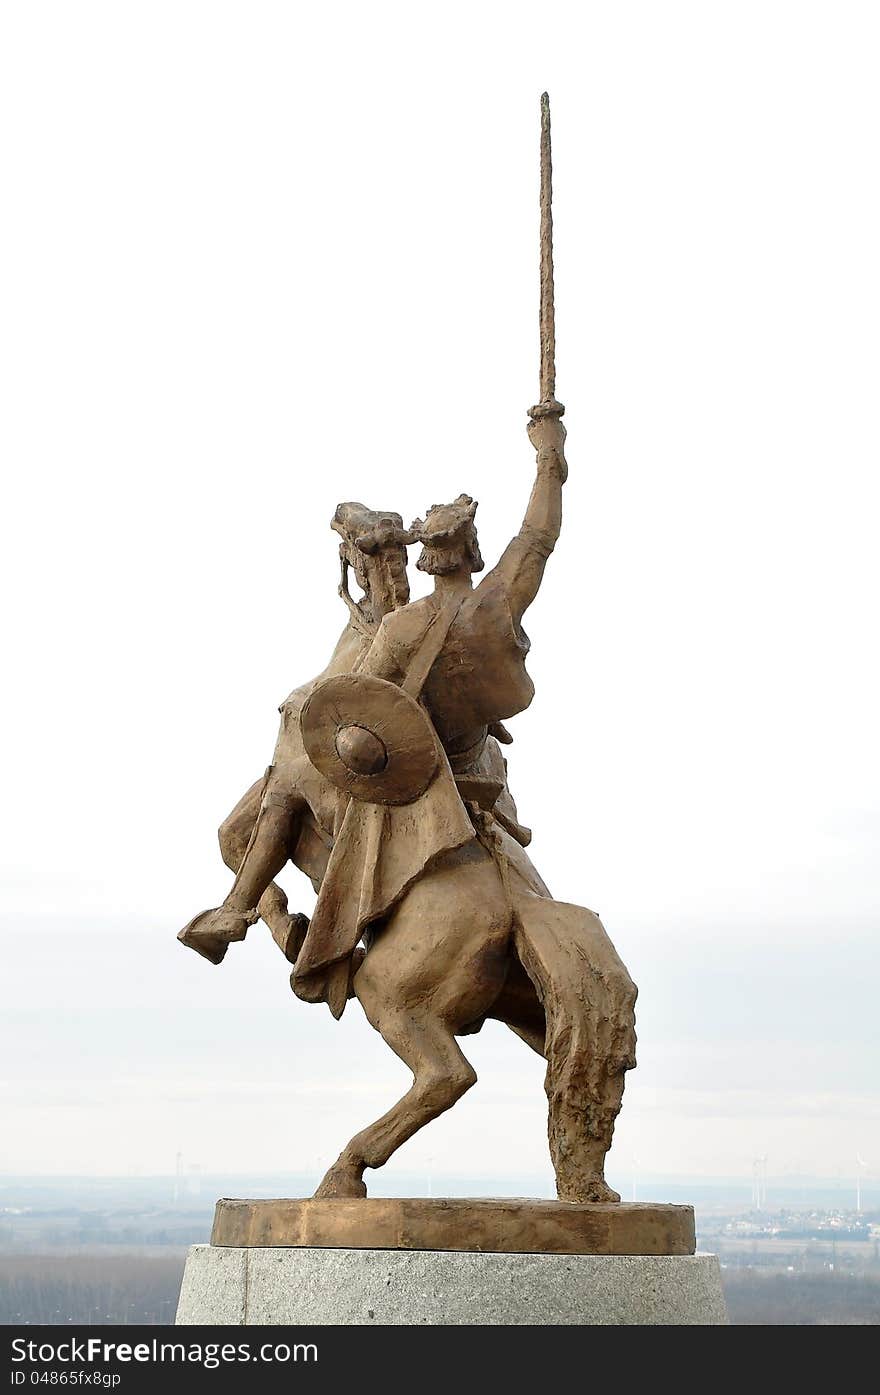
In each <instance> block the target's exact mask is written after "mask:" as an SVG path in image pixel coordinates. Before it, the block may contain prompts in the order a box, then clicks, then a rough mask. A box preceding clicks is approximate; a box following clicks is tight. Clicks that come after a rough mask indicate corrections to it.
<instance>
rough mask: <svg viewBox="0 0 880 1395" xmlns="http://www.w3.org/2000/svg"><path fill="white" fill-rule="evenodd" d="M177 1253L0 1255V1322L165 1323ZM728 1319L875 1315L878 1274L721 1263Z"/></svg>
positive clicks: (768, 1321) (796, 1321) (179, 1264)
mask: <svg viewBox="0 0 880 1395" xmlns="http://www.w3.org/2000/svg"><path fill="white" fill-rule="evenodd" d="M183 1263H184V1259H183V1256H182V1255H181V1254H169V1255H161V1256H152V1255H151V1256H149V1257H141V1256H139V1255H59V1256H54V1255H2V1256H0V1325H3V1326H14V1325H18V1324H22V1325H24V1324H34V1323H47V1324H51V1325H56V1324H61V1323H65V1324H66V1323H75V1324H78V1325H83V1326H85V1325H90V1324H106V1323H112V1324H118V1323H150V1324H153V1323H159V1324H162V1323H172V1322H173V1321H174V1314H175V1311H176V1308H177V1295H178V1292H179V1290H180V1279H181V1275H182V1273H183ZM723 1278H724V1292H725V1296H726V1298H727V1304H728V1308H729V1310H730V1320H731V1322H733V1323H740V1324H751V1325H762V1326H768V1325H771V1326H772V1325H781V1324H787V1325H806V1326H815V1325H818V1324H831V1325H851V1324H859V1325H861V1324H877V1323H880V1279H878V1278H876V1277H874V1276H866V1275H856V1274H844V1273H825V1274H788V1273H784V1274H781V1273H767V1272H766V1271H753V1270H748V1269H733V1270H731V1269H727V1270H724V1271H723Z"/></svg>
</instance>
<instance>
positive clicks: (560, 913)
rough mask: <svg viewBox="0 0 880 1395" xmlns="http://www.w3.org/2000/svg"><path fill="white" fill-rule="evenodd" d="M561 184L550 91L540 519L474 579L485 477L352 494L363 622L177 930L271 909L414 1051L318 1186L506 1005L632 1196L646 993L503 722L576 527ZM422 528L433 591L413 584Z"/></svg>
mask: <svg viewBox="0 0 880 1395" xmlns="http://www.w3.org/2000/svg"><path fill="white" fill-rule="evenodd" d="M550 185H551V167H550V120H549V105H548V102H547V98H546V94H545V96H544V97H543V98H542V129H541V312H540V325H541V373H540V388H541V393H540V402H539V404H538V405H537V406H536V407H533V408H532V409H531V412H530V421H529V426H528V434H529V438H530V440H531V442H532V445H533V446H534V448H535V451H536V455H537V474H536V478H535V482H534V485H533V488H532V493H531V498H530V500H529V504H528V508H527V510H526V514H525V518H524V521H523V524H522V527H521V528H520V530H519V532H518V533H517V535H516V537H515V538H513V540H512V541H511V542H510V543H509V544H508V546H507V548H506V549H505V551H504V553H503V554H502V556H501V558H500V559H499V560H498V562H497V563H496V565H495V566H494V567H493V568H492V569H491V571H489V572H488V573H487V574H486V575H485V576H484V577H483V578H482V580H480V582H479V584H477V585H476V586H475V585H474V584H473V580H472V578H473V576H474V575H475V574H477V573H479V572H481V571H482V570H483V568H484V564H483V560H482V557H481V555H480V548H479V543H478V540H477V533H476V529H475V526H474V515H475V512H476V507H477V506H476V503H475V502H474V501H473V500H472V499H471V498H470V497H469V496H468V495H465V494H462V495H459V497H458V498H457V499H456V500H454V502H452V503H451V504H445V505H434V506H432V507H431V508H430V509H429V510H428V511H427V513H426V515H425V518H424V520H422V519H417V520H416V521H415V522H414V523H413V524H412V526H411V527H410V528H409V529H404V527H403V522H402V519H401V516H400V515H399V514H396V513H374V512H371V511H370V510H368V509H366V508H365V507H364V506H363V505H361V504H352V503H350V504H341V505H340V506H339V508H338V509H337V511H336V514H335V516H334V520H333V527H334V528H335V529H336V531H337V532H339V533H340V535H341V537H342V543H341V548H340V553H341V558H342V568H343V578H342V585H341V587H340V593H341V594H342V595H343V598H344V599H345V601H346V604H347V606H348V609H349V620H348V623H347V625H346V628H345V630H344V631H343V634H342V636H341V638H340V640H339V642H338V644H337V646H336V650H335V651H334V654H333V658H332V659H331V661H330V664H329V665H328V667H327V669H326V670H325V671H324V673H323V674H322V675H321V676H320V677H319V678H318V679H316V680H314V681H313V682H311V683H308V684H306V685H305V686H303V687H301V688H298V689H296V690H295V691H294V692H293V693H292V694H291V695H290V697H289V698H288V699H287V700H286V702H285V703H284V704H282V707H281V715H282V721H281V730H280V733H279V737H278V743H277V746H276V750H275V756H274V759H273V763H272V765H271V766H270V767H269V769H268V771H267V772H266V775H265V776H264V778H263V779H262V780H261V781H257V782H256V783H255V784H254V785H253V786H252V787H251V789H250V790H249V791H248V792H247V794H246V795H245V796H244V797H243V799H242V800H241V801H240V802H239V803H238V804H237V805H236V807H235V809H234V810H233V811H232V813H231V814H230V815H229V817H228V818H227V820H226V821H225V823H224V824H223V826H222V827H221V830H220V841H221V848H222V851H223V856H224V859H225V861H226V862H227V864H228V865H229V866H230V868H231V869H232V870H234V871H235V873H236V877H235V882H234V884H233V888H232V890H231V892H230V894H229V896H228V897H227V898H226V901H225V902H224V904H223V906H221V907H219V908H218V909H216V910H212V911H206V912H203V913H202V914H201V915H199V916H196V917H195V919H194V920H192V921H190V923H189V924H188V925H187V926H186V928H185V929H184V930H182V931H181V932H180V936H179V938H180V939H181V940H182V941H183V942H184V944H187V945H189V946H190V947H191V948H193V949H196V950H198V951H199V952H200V953H201V954H203V955H204V956H205V957H206V958H208V959H210V960H211V961H212V962H214V963H219V962H220V961H221V960H222V959H223V958H224V955H225V953H226V950H227V947H228V945H229V944H230V943H232V942H234V941H238V940H242V939H244V937H245V935H246V933H247V929H248V927H249V926H250V925H251V924H253V923H254V922H255V921H256V920H257V919H258V918H262V919H263V920H264V921H265V922H266V923H267V924H268V926H269V928H270V930H271V932H272V935H273V937H274V938H275V940H276V942H277V943H278V944H279V946H280V947H281V949H282V950H283V952H284V953H285V955H286V957H287V959H288V960H289V961H290V962H291V963H292V964H293V970H292V973H291V986H292V988H293V991H294V993H295V994H296V995H297V996H298V997H300V998H302V999H304V1000H306V1001H308V1002H326V1003H327V1004H328V1005H329V1007H330V1009H331V1011H332V1012H333V1014H334V1016H336V1017H339V1016H340V1015H341V1013H342V1011H343V1010H344V1007H345V1004H346V1001H347V1000H348V999H349V998H350V997H356V998H357V999H358V1001H359V1002H360V1004H361V1006H362V1008H363V1010H364V1012H365V1013H366V1015H367V1018H368V1019H369V1021H370V1022H371V1023H372V1025H373V1026H374V1027H375V1028H376V1030H377V1031H378V1032H380V1033H381V1035H382V1036H383V1037H384V1039H385V1040H386V1041H387V1043H388V1045H389V1046H390V1047H391V1048H392V1050H393V1051H395V1052H396V1054H397V1055H398V1056H399V1057H400V1058H401V1059H402V1060H403V1061H404V1062H405V1063H406V1064H407V1065H408V1066H409V1067H410V1069H411V1071H412V1073H413V1084H412V1087H411V1088H410V1089H409V1091H408V1092H407V1093H406V1095H404V1097H403V1098H402V1099H401V1100H399V1101H398V1103H397V1104H396V1105H394V1106H393V1107H392V1108H391V1109H390V1110H389V1111H388V1113H387V1114H385V1115H384V1116H383V1117H382V1118H381V1119H379V1120H377V1121H376V1122H375V1123H374V1124H371V1125H370V1126H369V1127H367V1128H366V1129H364V1130H363V1131H362V1132H361V1133H359V1134H358V1135H357V1136H356V1137H355V1138H353V1139H352V1140H351V1141H350V1143H348V1145H347V1146H346V1147H345V1148H344V1149H343V1151H342V1153H341V1154H340V1156H339V1158H338V1159H337V1161H336V1162H335V1163H334V1164H333V1166H332V1167H331V1168H330V1169H329V1171H328V1172H327V1174H326V1176H325V1177H324V1179H323V1181H322V1182H321V1184H320V1186H319V1188H318V1191H317V1193H316V1195H317V1196H319V1197H362V1196H365V1195H366V1187H365V1185H364V1181H363V1173H364V1170H365V1169H366V1168H368V1167H371V1168H377V1167H381V1166H382V1165H383V1164H384V1163H385V1162H387V1161H388V1159H389V1157H391V1155H392V1153H394V1151H395V1150H396V1149H397V1148H399V1147H400V1145H401V1144H402V1143H404V1142H405V1141H406V1140H407V1139H408V1138H410V1137H411V1136H412V1135H413V1134H414V1133H415V1132H416V1131H417V1130H418V1129H420V1128H422V1127H423V1125H424V1124H426V1123H428V1122H430V1120H431V1119H433V1118H435V1117H436V1116H437V1115H438V1114H440V1113H441V1112H442V1111H443V1110H445V1109H448V1108H450V1107H451V1106H452V1105H453V1104H454V1103H455V1101H456V1100H457V1099H459V1098H460V1097H461V1095H462V1094H463V1093H464V1092H465V1091H466V1090H467V1089H469V1088H470V1086H471V1085H473V1084H474V1082H475V1080H476V1076H475V1073H474V1071H473V1069H472V1067H471V1066H470V1064H469V1063H468V1061H467V1060H466V1058H465V1056H464V1055H463V1054H462V1051H461V1048H460V1046H459V1044H458V1038H460V1037H462V1036H465V1035H467V1034H469V1033H471V1032H476V1031H479V1030H480V1028H481V1026H482V1024H483V1022H484V1021H485V1020H486V1018H489V1017H491V1018H495V1019H498V1020H500V1021H502V1022H505V1023H507V1025H508V1026H510V1027H511V1028H512V1029H513V1031H515V1032H516V1033H517V1034H518V1035H519V1036H521V1037H522V1038H523V1040H524V1041H526V1042H527V1043H528V1045H529V1046H531V1047H532V1048H533V1049H534V1050H535V1051H537V1052H538V1053H539V1054H540V1055H542V1056H543V1057H544V1058H545V1059H546V1061H547V1073H546V1090H547V1096H548V1101H549V1139H550V1151H551V1155H552V1158H553V1164H554V1168H555V1171H556V1178H557V1191H558V1196H559V1198H560V1199H561V1200H564V1201H571V1202H608V1201H619V1199H620V1198H619V1197H618V1196H617V1193H616V1192H614V1191H612V1190H611V1188H610V1187H609V1186H608V1185H607V1183H606V1182H605V1178H604V1164H605V1155H606V1153H607V1151H608V1149H609V1147H610V1144H611V1137H612V1132H613V1129H614V1122H615V1119H616V1117H617V1114H618V1112H619V1110H620V1104H621V1098H622V1095H623V1086H624V1075H625V1072H626V1071H627V1070H628V1069H630V1068H632V1067H633V1066H634V1065H635V1026H634V1004H635V998H636V989H635V986H634V984H633V983H632V981H631V979H630V977H629V975H628V973H627V971H626V969H625V967H624V966H623V964H622V963H621V961H620V959H619V958H618V956H617V954H616V952H615V950H614V947H613V945H612V944H611V942H610V940H609V939H608V936H607V935H606V933H605V930H604V928H603V926H602V924H601V922H600V921H599V919H598V917H597V916H595V915H594V914H593V913H592V912H591V911H588V910H585V909H584V908H582V907H580V906H574V905H569V904H566V903H563V902H559V901H554V900H553V899H552V897H551V896H550V893H549V891H548V889H547V887H546V886H545V884H544V882H543V881H542V879H541V877H540V876H539V874H538V872H537V871H536V869H535V868H534V866H533V865H532V862H531V860H530V859H529V857H528V854H527V853H526V851H525V850H526V848H527V846H528V844H529V841H530V833H529V830H528V829H526V828H524V827H523V825H522V824H521V823H520V822H519V818H518V814H517V810H516V805H515V803H514V801H513V798H512V796H511V794H510V790H509V788H508V784H507V765H506V761H505V760H504V758H503V756H502V753H501V744H508V743H509V742H510V740H511V738H510V736H509V734H508V732H507V730H506V728H505V727H504V725H503V723H504V722H505V721H506V720H507V719H509V718H511V717H514V716H516V715H517V713H519V712H522V711H523V710H524V709H525V708H526V707H527V706H528V705H529V703H530V702H531V699H532V697H533V695H534V688H533V686H532V683H531V680H530V679H529V676H528V674H527V672H526V667H525V660H526V655H527V653H528V650H529V641H528V639H527V637H526V635H525V632H524V630H523V628H522V619H523V615H524V613H525V611H526V610H527V609H528V607H529V605H530V604H531V603H532V601H533V600H534V599H535V596H536V595H537V592H538V588H539V587H540V584H541V580H542V578H543V574H544V568H545V566H546V563H547V559H548V557H549V556H550V553H551V552H552V551H553V548H554V546H555V543H556V541H557V538H558V537H559V532H560V527H561V521H562V488H563V485H564V483H565V480H566V476H567V466H566V462H565V454H564V442H565V428H564V427H563V424H562V420H561V418H562V414H563V410H564V409H563V407H562V406H561V404H560V403H559V402H557V401H556V397H555V345H554V319H553V259H552V218H551V202H550ZM413 543H418V544H420V545H421V553H420V555H419V559H418V563H417V566H418V567H419V568H420V569H421V570H422V571H425V572H427V573H428V574H430V575H431V576H433V578H434V590H433V592H432V593H431V594H430V595H429V596H426V597H424V598H423V599H421V600H417V601H412V602H411V601H410V600H409V587H408V584H407V580H406V548H407V546H409V545H411V544H413ZM350 569H353V570H354V572H355V575H356V577H357V580H358V582H359V584H360V586H361V588H362V590H363V592H364V594H363V597H362V598H361V600H360V601H357V602H355V601H354V600H353V599H352V598H351V596H350V594H349V591H348V573H349V570H350ZM288 860H290V861H292V862H293V863H294V864H295V865H296V866H297V867H299V868H300V869H301V870H302V871H304V872H305V873H306V875H307V876H308V877H309V878H310V880H311V881H312V884H313V886H314V888H315V891H316V892H317V904H316V906H315V909H314V912H313V914H312V916H311V919H310V920H307V919H306V917H304V916H301V915H292V914H290V912H289V911H288V907H287V901H286V898H285V896H284V893H283V892H282V891H281V890H280V889H279V888H278V887H277V886H275V885H274V882H273V878H274V877H275V876H277V875H278V873H279V872H280V870H281V868H282V867H283V866H284V865H285V863H286V862H287V861H288Z"/></svg>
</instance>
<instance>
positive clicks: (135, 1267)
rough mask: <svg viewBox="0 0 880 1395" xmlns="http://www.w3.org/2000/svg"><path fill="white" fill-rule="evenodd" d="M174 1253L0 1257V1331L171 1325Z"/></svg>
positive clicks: (179, 1258)
mask: <svg viewBox="0 0 880 1395" xmlns="http://www.w3.org/2000/svg"><path fill="white" fill-rule="evenodd" d="M183 1265H184V1256H183V1255H182V1254H180V1253H172V1254H168V1255H160V1256H152V1255H150V1256H149V1257H142V1256H139V1255H30V1254H29V1255H0V1325H4V1326H11V1325H15V1324H18V1323H26V1324H33V1323H49V1324H58V1323H74V1324H79V1325H83V1326H85V1325H92V1324H102V1323H113V1324H116V1323H150V1324H153V1323H160V1324H161V1323H172V1322H173V1321H174V1314H175V1312H176V1310H177V1296H178V1293H179V1291H180V1280H181V1276H182V1274H183Z"/></svg>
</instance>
